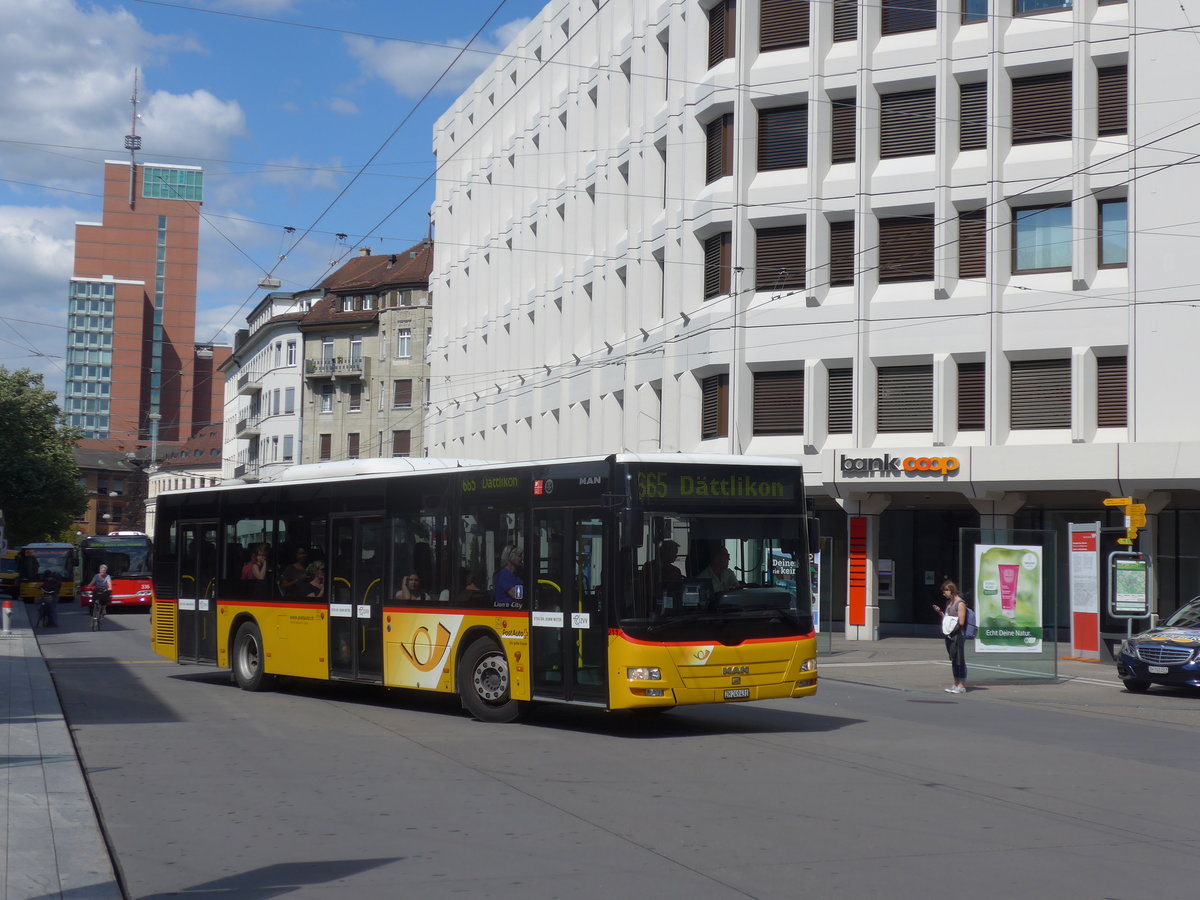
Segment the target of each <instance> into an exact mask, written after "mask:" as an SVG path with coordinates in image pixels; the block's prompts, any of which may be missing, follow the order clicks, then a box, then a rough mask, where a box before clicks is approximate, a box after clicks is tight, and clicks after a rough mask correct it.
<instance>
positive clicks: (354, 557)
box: [329, 515, 388, 683]
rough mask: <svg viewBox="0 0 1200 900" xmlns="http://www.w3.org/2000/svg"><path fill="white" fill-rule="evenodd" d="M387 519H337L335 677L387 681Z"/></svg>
mask: <svg viewBox="0 0 1200 900" xmlns="http://www.w3.org/2000/svg"><path fill="white" fill-rule="evenodd" d="M385 522H386V520H385V519H384V518H383V516H381V515H372V516H358V517H348V516H347V517H337V518H334V519H333V543H332V545H331V547H332V552H331V554H330V561H329V563H330V564H329V576H330V581H331V582H332V585H331V591H332V592H331V595H330V602H329V642H330V646H329V675H330V677H331V678H346V679H353V680H355V681H366V682H371V683H381V682H382V681H383V601H384V599H385V598H384V584H383V576H384V559H385V557H386V555H387V554H386V549H387V547H388V540H387V538H388V535H387V528H386V525H385Z"/></svg>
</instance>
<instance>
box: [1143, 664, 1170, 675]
mask: <svg viewBox="0 0 1200 900" xmlns="http://www.w3.org/2000/svg"><path fill="white" fill-rule="evenodd" d="M1148 668H1149V669H1150V674H1151V675H1166V674H1167V673H1168V672H1170V671H1171V670H1170V669H1168V668H1167V667H1166V666H1148Z"/></svg>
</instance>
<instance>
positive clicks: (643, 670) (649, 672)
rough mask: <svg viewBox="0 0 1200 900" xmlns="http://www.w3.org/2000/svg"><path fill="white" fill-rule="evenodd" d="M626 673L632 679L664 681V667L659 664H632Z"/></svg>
mask: <svg viewBox="0 0 1200 900" xmlns="http://www.w3.org/2000/svg"><path fill="white" fill-rule="evenodd" d="M625 674H626V677H627V678H628V679H629V680H630V681H662V669H660V668H658V667H657V666H636V667H633V666H631V667H630V668H628V669H626V670H625Z"/></svg>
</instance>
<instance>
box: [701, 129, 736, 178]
mask: <svg viewBox="0 0 1200 900" xmlns="http://www.w3.org/2000/svg"><path fill="white" fill-rule="evenodd" d="M704 133H705V145H706V146H705V152H706V155H707V160H706V164H705V174H704V178H705V182H704V183H705V184H712V183H713V182H714V181H716V180H717V179H718V178H724V177H725V176H727V175H732V174H733V113H726V114H725V115H723V116H718V117H717V118H715V119H713V120H712V121H711V122H709V123H708V125H707V126H705V129H704Z"/></svg>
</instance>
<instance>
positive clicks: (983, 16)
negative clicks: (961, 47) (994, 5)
mask: <svg viewBox="0 0 1200 900" xmlns="http://www.w3.org/2000/svg"><path fill="white" fill-rule="evenodd" d="M987 16H988V0H963V4H962V20H963V24H964V25H966V24H969V23H971V22H986V21H987Z"/></svg>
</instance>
